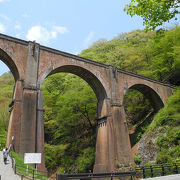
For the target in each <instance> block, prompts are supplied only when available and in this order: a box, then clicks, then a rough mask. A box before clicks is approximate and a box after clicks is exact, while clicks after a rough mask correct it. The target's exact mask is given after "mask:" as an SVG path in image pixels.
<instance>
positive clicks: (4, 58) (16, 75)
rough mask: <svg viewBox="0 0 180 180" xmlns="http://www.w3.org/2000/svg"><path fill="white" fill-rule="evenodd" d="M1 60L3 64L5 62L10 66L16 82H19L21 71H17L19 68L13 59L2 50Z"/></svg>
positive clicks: (0, 52) (0, 53)
mask: <svg viewBox="0 0 180 180" xmlns="http://www.w3.org/2000/svg"><path fill="white" fill-rule="evenodd" d="M0 60H2V62H4V63H5V64H6V65H7V66H8V68H9V69H10V71H11V72H12V74H13V76H14V79H15V81H17V80H18V79H19V71H18V69H17V66H16V64H15V63H14V61H13V60H12V58H11V57H10V56H9V55H8V54H7V53H6V52H5V51H3V50H2V49H0Z"/></svg>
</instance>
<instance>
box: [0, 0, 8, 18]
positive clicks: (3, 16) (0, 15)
mask: <svg viewBox="0 0 180 180" xmlns="http://www.w3.org/2000/svg"><path fill="white" fill-rule="evenodd" d="M0 1H1V0H0ZM0 17H1V18H2V19H4V20H6V21H10V18H9V17H7V16H6V15H4V14H0Z"/></svg>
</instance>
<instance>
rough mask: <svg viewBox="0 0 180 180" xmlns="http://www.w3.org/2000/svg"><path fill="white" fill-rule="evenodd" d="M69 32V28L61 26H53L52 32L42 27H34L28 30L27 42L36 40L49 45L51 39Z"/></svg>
mask: <svg viewBox="0 0 180 180" xmlns="http://www.w3.org/2000/svg"><path fill="white" fill-rule="evenodd" d="M65 32H67V28H65V27H61V26H53V27H52V30H48V29H46V28H45V27H42V26H33V27H31V29H29V30H28V32H27V35H26V38H27V40H30V41H34V40H36V41H37V42H39V43H49V41H50V40H51V39H55V38H57V35H58V33H60V34H64V33H65Z"/></svg>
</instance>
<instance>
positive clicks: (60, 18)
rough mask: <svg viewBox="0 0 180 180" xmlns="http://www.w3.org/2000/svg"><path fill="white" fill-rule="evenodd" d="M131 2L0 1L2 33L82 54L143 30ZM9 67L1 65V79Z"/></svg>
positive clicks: (87, 0) (94, 0)
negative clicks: (131, 12) (131, 11)
mask: <svg viewBox="0 0 180 180" xmlns="http://www.w3.org/2000/svg"><path fill="white" fill-rule="evenodd" d="M129 1H130V0H111V1H110V0H30V1H28V0H0V33H2V34H6V35H9V36H13V37H17V38H20V39H23V40H27V41H29V40H32V41H33V40H36V42H38V43H40V44H41V45H45V46H48V47H51V48H55V49H58V50H61V51H65V52H69V53H72V54H78V53H80V52H81V51H82V50H84V49H86V48H88V46H90V45H91V44H92V43H93V42H95V41H97V40H99V39H101V38H106V39H107V40H111V39H113V38H114V37H115V36H117V35H118V34H120V33H123V32H130V31H132V30H136V29H143V25H142V19H141V18H140V17H133V18H131V17H130V16H129V15H127V14H126V13H125V12H124V11H123V8H124V6H125V4H127V3H128V2H129ZM6 71H8V67H7V66H6V65H4V64H3V63H2V61H0V75H1V74H2V73H4V72H6Z"/></svg>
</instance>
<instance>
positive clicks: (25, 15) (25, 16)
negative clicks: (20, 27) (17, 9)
mask: <svg viewBox="0 0 180 180" xmlns="http://www.w3.org/2000/svg"><path fill="white" fill-rule="evenodd" d="M22 17H23V18H29V17H30V15H29V14H26V13H24V14H22Z"/></svg>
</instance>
